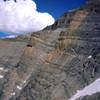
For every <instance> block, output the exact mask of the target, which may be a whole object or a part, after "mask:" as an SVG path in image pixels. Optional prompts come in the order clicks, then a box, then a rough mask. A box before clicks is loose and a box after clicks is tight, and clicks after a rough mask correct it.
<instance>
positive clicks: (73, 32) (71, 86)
mask: <svg viewBox="0 0 100 100" xmlns="http://www.w3.org/2000/svg"><path fill="white" fill-rule="evenodd" d="M91 1H92V4H91V3H90V1H89V2H88V4H87V5H86V6H84V7H83V8H80V9H77V10H76V11H74V12H70V14H64V16H62V17H61V18H60V20H58V21H57V22H56V23H55V24H54V25H53V26H51V28H48V30H43V31H41V32H38V33H34V34H32V36H31V41H30V44H29V45H27V46H26V47H25V48H24V49H23V53H22V54H21V56H20V60H19V62H18V63H17V64H16V66H13V68H12V69H10V70H9V71H8V72H7V74H6V75H5V79H2V80H3V81H2V83H0V84H1V87H2V90H1V94H0V95H1V96H0V97H1V98H0V99H1V100H68V99H69V98H70V97H71V96H72V95H73V94H75V93H76V91H77V90H80V89H81V88H84V87H85V86H87V85H89V84H90V83H91V82H93V81H94V80H96V79H97V78H99V77H100V67H99V66H100V13H99V11H100V8H99V6H97V5H100V3H97V4H96V3H94V0H91ZM98 2H99V0H98ZM52 29H53V30H52ZM12 54H13V53H12ZM96 95H97V94H96ZM84 98H91V97H84ZM84 98H83V100H88V99H84ZM93 98H95V100H99V98H96V96H95V95H94V96H93ZM90 100H91V99H90Z"/></svg>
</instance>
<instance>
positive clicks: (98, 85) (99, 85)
mask: <svg viewBox="0 0 100 100" xmlns="http://www.w3.org/2000/svg"><path fill="white" fill-rule="evenodd" d="M97 92H100V78H98V79H97V80H96V81H94V82H93V83H91V84H90V85H88V86H86V87H85V88H83V89H82V90H78V91H77V93H76V94H75V95H74V96H72V97H71V98H70V99H69V100H76V99H78V98H80V97H84V96H87V95H92V94H95V93H97Z"/></svg>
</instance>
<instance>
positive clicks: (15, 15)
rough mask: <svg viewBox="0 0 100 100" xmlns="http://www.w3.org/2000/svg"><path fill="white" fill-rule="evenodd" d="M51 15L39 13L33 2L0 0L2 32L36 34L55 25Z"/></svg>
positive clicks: (26, 0) (30, 0) (0, 26)
mask: <svg viewBox="0 0 100 100" xmlns="http://www.w3.org/2000/svg"><path fill="white" fill-rule="evenodd" d="M54 21H55V20H54V18H53V17H52V16H51V15H50V14H49V13H41V12H38V11H37V7H36V3H35V2H34V1H32V0H17V2H14V0H9V1H6V2H4V1H3V0H0V31H1V32H8V33H13V34H26V33H31V32H36V31H40V30H42V29H44V28H45V27H47V26H49V25H52V24H53V23H54Z"/></svg>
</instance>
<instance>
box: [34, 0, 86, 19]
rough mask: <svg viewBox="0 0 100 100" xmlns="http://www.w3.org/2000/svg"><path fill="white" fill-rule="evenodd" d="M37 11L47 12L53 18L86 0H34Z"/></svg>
mask: <svg viewBox="0 0 100 100" xmlns="http://www.w3.org/2000/svg"><path fill="white" fill-rule="evenodd" d="M34 1H35V2H36V4H37V8H38V11H42V12H44V11H45V12H49V13H50V14H51V15H52V16H53V17H54V18H55V19H57V18H59V17H60V16H61V15H63V13H64V12H66V11H68V10H71V9H74V8H78V7H80V6H82V5H84V4H85V2H86V0H34Z"/></svg>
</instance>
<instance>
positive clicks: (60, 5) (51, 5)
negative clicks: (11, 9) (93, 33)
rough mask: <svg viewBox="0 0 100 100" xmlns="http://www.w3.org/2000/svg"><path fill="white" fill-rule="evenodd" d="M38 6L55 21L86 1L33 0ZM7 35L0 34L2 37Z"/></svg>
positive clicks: (38, 8)
mask: <svg viewBox="0 0 100 100" xmlns="http://www.w3.org/2000/svg"><path fill="white" fill-rule="evenodd" d="M33 1H35V2H36V4H37V10H38V11H40V12H48V13H50V14H51V15H52V16H53V17H54V18H55V19H58V18H59V17H60V16H61V15H63V13H65V12H67V11H68V10H71V9H76V8H78V7H80V6H82V5H84V4H85V2H86V0H33ZM5 36H7V34H5V33H2V32H0V37H5Z"/></svg>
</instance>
